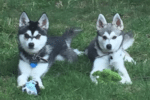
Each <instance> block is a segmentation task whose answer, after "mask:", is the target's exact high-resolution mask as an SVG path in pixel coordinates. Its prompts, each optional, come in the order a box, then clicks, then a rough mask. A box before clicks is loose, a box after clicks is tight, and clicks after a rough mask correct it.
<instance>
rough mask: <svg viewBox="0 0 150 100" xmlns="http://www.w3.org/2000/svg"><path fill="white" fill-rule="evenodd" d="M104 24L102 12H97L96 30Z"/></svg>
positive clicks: (105, 22)
mask: <svg viewBox="0 0 150 100" xmlns="http://www.w3.org/2000/svg"><path fill="white" fill-rule="evenodd" d="M105 24H107V21H106V19H105V17H104V16H103V15H102V14H99V16H98V19H97V23H96V28H97V30H100V29H102V28H103V27H104V25H105Z"/></svg>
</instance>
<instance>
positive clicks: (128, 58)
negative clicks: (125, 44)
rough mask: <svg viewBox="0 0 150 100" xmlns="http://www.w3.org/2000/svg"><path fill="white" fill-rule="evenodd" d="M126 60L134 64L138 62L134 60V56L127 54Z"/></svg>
mask: <svg viewBox="0 0 150 100" xmlns="http://www.w3.org/2000/svg"><path fill="white" fill-rule="evenodd" d="M124 61H127V62H131V63H133V64H135V65H136V62H135V61H134V60H133V58H131V57H130V56H125V57H124Z"/></svg>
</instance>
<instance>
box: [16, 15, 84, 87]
mask: <svg viewBox="0 0 150 100" xmlns="http://www.w3.org/2000/svg"><path fill="white" fill-rule="evenodd" d="M48 28H49V20H48V18H47V15H46V14H43V15H42V16H41V18H40V19H39V20H38V21H37V22H34V21H31V20H30V19H29V18H28V16H27V14H26V13H25V12H23V13H22V14H21V16H20V20H19V31H18V46H19V53H20V59H19V65H18V69H19V76H18V79H17V82H18V87H21V86H23V85H25V84H26V82H27V80H28V78H29V77H32V79H33V80H34V81H37V82H38V83H39V87H40V88H44V86H43V84H42V81H41V76H43V75H44V74H45V73H46V72H47V71H48V69H49V68H50V67H51V65H52V64H53V62H54V61H55V60H60V61H63V60H65V59H66V60H68V61H69V62H73V61H75V60H77V55H80V54H81V53H82V52H80V51H78V50H77V49H72V48H71V47H70V44H71V40H72V38H73V36H75V35H76V34H77V33H79V32H80V31H81V29H79V28H70V29H67V30H66V32H65V33H64V34H63V35H62V36H60V37H49V36H48V34H47V30H48Z"/></svg>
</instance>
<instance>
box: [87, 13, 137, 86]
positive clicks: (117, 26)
mask: <svg viewBox="0 0 150 100" xmlns="http://www.w3.org/2000/svg"><path fill="white" fill-rule="evenodd" d="M96 27H97V36H96V38H95V39H94V40H93V41H92V42H91V43H90V45H89V46H88V47H87V49H86V50H85V54H86V55H87V56H88V57H89V59H90V60H91V62H93V68H92V71H91V73H90V78H91V80H92V81H93V82H95V83H97V80H96V76H93V75H92V74H93V73H94V72H96V71H103V70H104V69H111V68H112V67H113V68H115V69H116V70H117V71H118V73H119V75H120V76H121V78H122V80H121V81H120V82H121V83H128V84H132V81H131V79H130V77H129V75H128V72H127V70H126V68H125V66H124V61H128V62H134V60H133V59H132V58H131V57H130V55H129V54H128V53H127V52H126V51H125V50H126V49H128V48H129V47H130V46H131V45H132V44H133V42H134V38H133V34H132V33H124V32H123V31H122V30H123V28H124V25H123V21H122V20H121V18H120V16H119V14H116V15H115V16H114V18H113V21H112V23H107V21H106V19H105V17H104V16H103V15H102V14H99V17H98V20H97V25H96ZM134 63H135V62H134Z"/></svg>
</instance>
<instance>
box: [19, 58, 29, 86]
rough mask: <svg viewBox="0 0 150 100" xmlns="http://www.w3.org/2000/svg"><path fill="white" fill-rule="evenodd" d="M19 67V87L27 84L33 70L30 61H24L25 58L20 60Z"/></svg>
mask: <svg viewBox="0 0 150 100" xmlns="http://www.w3.org/2000/svg"><path fill="white" fill-rule="evenodd" d="M18 67H19V71H20V75H19V76H18V78H17V83H18V86H17V87H21V86H23V85H25V84H26V82H27V80H28V77H29V75H30V72H31V67H30V65H29V64H28V63H26V62H24V61H23V60H20V61H19V65H18Z"/></svg>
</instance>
